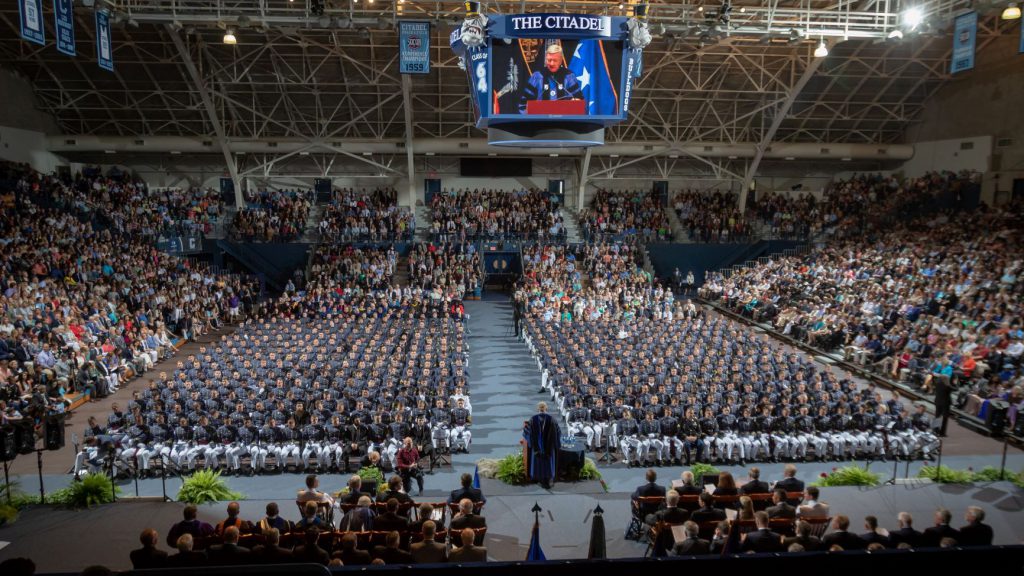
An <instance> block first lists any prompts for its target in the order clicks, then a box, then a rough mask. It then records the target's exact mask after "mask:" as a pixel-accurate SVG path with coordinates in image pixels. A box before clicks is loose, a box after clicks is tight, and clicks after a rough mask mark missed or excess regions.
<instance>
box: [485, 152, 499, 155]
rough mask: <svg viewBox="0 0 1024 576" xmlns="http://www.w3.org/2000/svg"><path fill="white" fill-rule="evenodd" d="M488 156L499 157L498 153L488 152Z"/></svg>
mask: <svg viewBox="0 0 1024 576" xmlns="http://www.w3.org/2000/svg"><path fill="white" fill-rule="evenodd" d="M487 155H488V156H497V155H498V153H497V152H488V153H487Z"/></svg>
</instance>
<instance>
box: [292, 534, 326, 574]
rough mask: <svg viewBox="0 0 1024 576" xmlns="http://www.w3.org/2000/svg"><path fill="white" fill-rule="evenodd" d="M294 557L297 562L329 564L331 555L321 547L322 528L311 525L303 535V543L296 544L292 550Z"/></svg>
mask: <svg viewBox="0 0 1024 576" xmlns="http://www.w3.org/2000/svg"><path fill="white" fill-rule="evenodd" d="M292 557H293V558H294V559H295V561H296V562H304V563H309V564H323V565H324V566H326V565H327V563H328V562H330V561H331V555H330V554H328V553H327V551H326V550H324V549H323V548H321V547H320V529H319V528H317V527H316V526H310V527H309V528H307V529H306V531H305V532H304V533H303V535H302V545H300V546H296V547H295V549H294V550H293V551H292Z"/></svg>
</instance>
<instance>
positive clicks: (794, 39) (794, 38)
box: [789, 28, 804, 44]
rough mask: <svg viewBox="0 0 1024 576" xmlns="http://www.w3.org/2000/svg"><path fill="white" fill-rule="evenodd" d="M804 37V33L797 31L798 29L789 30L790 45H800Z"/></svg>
mask: <svg viewBox="0 0 1024 576" xmlns="http://www.w3.org/2000/svg"><path fill="white" fill-rule="evenodd" d="M803 35H804V33H803V32H801V31H800V30H797V29H796V28H790V29H789V43H790V44H799V43H800V39H801V38H803Z"/></svg>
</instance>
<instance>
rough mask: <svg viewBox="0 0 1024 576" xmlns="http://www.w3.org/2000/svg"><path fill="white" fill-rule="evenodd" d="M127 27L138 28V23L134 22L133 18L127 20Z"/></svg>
mask: <svg viewBox="0 0 1024 576" xmlns="http://www.w3.org/2000/svg"><path fill="white" fill-rule="evenodd" d="M128 26H129V27H130V28H138V27H139V21H138V20H136V19H135V18H128Z"/></svg>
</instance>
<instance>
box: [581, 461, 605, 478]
mask: <svg viewBox="0 0 1024 576" xmlns="http://www.w3.org/2000/svg"><path fill="white" fill-rule="evenodd" d="M579 479H580V480H600V479H601V472H600V471H598V469H597V464H594V461H593V460H591V459H590V458H587V459H586V460H585V461H584V462H583V469H582V470H580V476H579Z"/></svg>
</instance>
